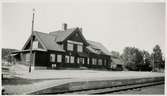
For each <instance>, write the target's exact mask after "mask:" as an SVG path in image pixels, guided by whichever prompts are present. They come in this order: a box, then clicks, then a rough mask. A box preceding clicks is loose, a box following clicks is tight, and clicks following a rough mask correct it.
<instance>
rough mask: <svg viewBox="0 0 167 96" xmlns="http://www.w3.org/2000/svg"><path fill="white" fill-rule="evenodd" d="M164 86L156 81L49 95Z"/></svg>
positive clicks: (89, 93)
mask: <svg viewBox="0 0 167 96" xmlns="http://www.w3.org/2000/svg"><path fill="white" fill-rule="evenodd" d="M161 84H164V81H156V82H147V83H139V84H129V85H122V86H114V87H108V88H100V89H99V88H98V89H86V90H77V91H70V92H63V93H49V94H88V95H93V94H109V93H114V92H121V91H127V90H133V89H137V88H143V87H149V86H155V85H161Z"/></svg>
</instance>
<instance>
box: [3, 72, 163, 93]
mask: <svg viewBox="0 0 167 96" xmlns="http://www.w3.org/2000/svg"><path fill="white" fill-rule="evenodd" d="M15 76H16V77H19V78H24V79H25V80H37V81H38V80H39V82H35V83H31V84H17V85H4V88H5V90H6V93H8V94H19V95H23V94H47V93H59V92H66V91H75V90H83V89H91V88H103V87H112V86H118V85H121V84H122V85H123V84H132V83H144V82H152V81H158V80H164V77H165V74H164V73H157V72H134V71H97V70H38V71H34V72H32V73H28V72H27V73H24V74H16V75H15Z"/></svg>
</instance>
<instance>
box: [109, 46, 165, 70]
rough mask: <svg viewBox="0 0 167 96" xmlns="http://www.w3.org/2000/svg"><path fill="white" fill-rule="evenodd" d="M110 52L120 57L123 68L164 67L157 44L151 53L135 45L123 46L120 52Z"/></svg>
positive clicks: (150, 68) (145, 68) (151, 68)
mask: <svg viewBox="0 0 167 96" xmlns="http://www.w3.org/2000/svg"><path fill="white" fill-rule="evenodd" d="M112 53H113V54H114V55H115V56H116V57H118V58H120V59H121V60H122V61H123V62H124V65H125V68H127V69H128V70H130V71H160V70H161V69H164V68H165V58H164V57H163V55H162V52H161V49H160V46H159V45H156V46H155V47H154V48H153V52H152V53H151V54H150V53H149V52H147V51H146V50H140V49H138V48H135V47H125V48H124V50H123V53H122V54H119V52H114V51H113V52H112Z"/></svg>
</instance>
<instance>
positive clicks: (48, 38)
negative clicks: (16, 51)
mask: <svg viewBox="0 0 167 96" xmlns="http://www.w3.org/2000/svg"><path fill="white" fill-rule="evenodd" d="M77 29H79V28H71V29H67V30H65V31H63V30H58V31H54V32H50V33H43V32H38V31H34V34H33V35H35V36H36V37H37V39H38V40H39V42H40V43H41V44H42V46H43V47H44V48H45V49H46V50H55V51H63V52H64V51H65V50H64V49H63V45H62V44H60V43H58V42H63V41H64V40H66V39H67V38H68V37H69V36H70V35H71V34H73V32H75V31H76V30H77ZM79 30H80V29H79ZM76 32H77V31H76ZM79 32H80V31H79ZM79 34H81V38H82V40H84V41H85V42H86V45H87V49H88V50H89V51H90V52H92V53H95V54H105V55H110V54H109V53H110V52H109V51H108V50H107V49H106V48H105V47H104V46H103V45H102V44H101V43H99V42H95V41H90V40H85V38H84V37H83V35H82V33H79ZM29 39H30V38H29ZM28 41H29V40H28ZM28 41H27V42H28ZM27 42H26V44H27ZM26 44H25V46H26ZM25 46H24V47H25ZM24 47H23V49H24ZM97 50H98V51H100V53H99V52H98V51H97Z"/></svg>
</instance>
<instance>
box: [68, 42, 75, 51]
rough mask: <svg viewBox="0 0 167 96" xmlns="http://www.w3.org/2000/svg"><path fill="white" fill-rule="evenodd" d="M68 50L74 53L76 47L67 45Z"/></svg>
mask: <svg viewBox="0 0 167 96" xmlns="http://www.w3.org/2000/svg"><path fill="white" fill-rule="evenodd" d="M67 50H69V51H73V50H74V45H73V44H72V43H68V44H67Z"/></svg>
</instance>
